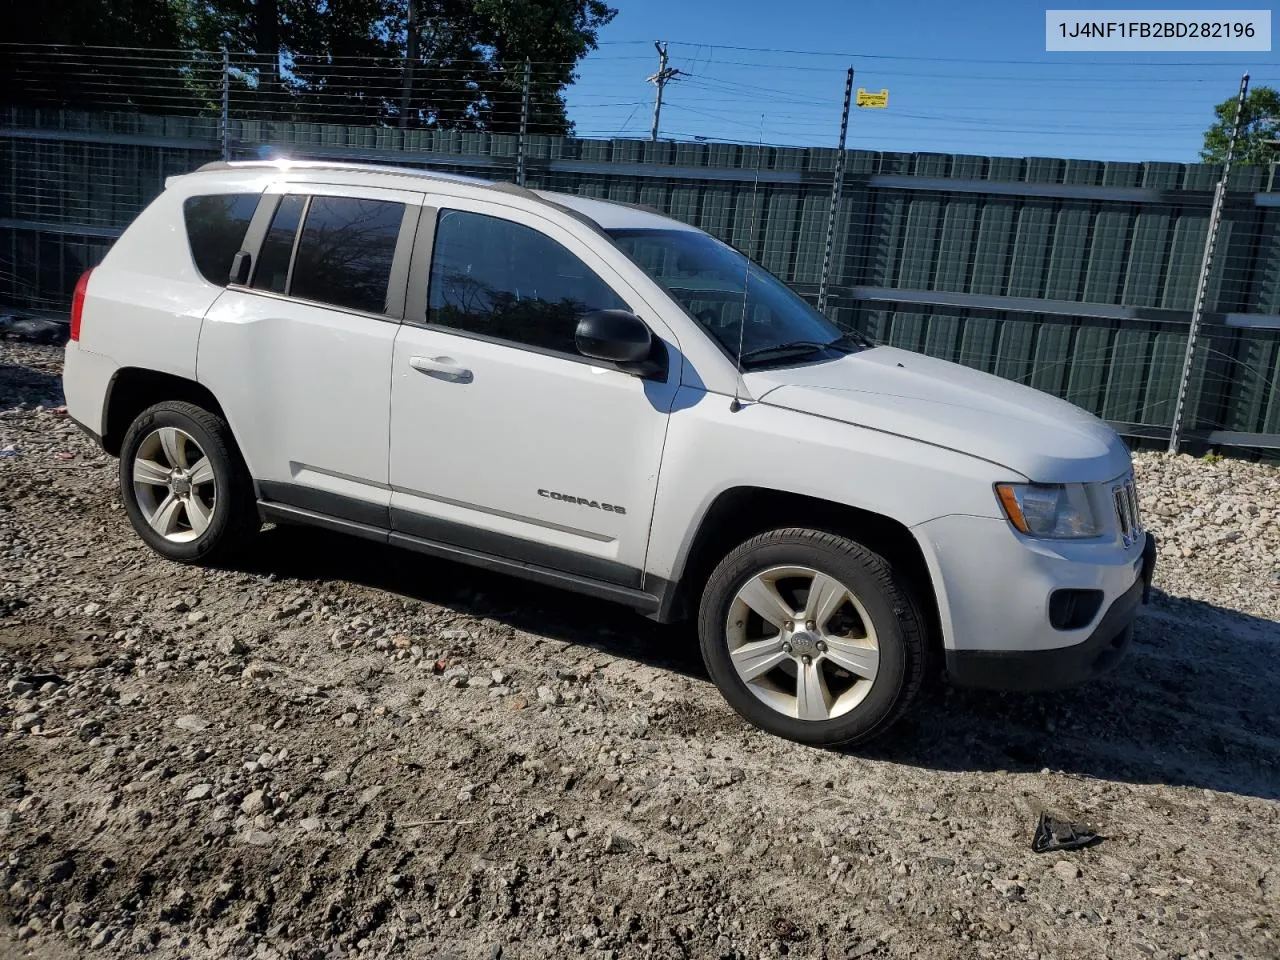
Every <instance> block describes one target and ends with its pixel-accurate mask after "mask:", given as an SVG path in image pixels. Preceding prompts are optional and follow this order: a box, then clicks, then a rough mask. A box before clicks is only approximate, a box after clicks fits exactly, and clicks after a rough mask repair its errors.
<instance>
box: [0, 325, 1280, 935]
mask: <svg viewBox="0 0 1280 960" xmlns="http://www.w3.org/2000/svg"><path fill="white" fill-rule="evenodd" d="M59 361H60V351H58V350H56V349H53V348H40V347H31V346H22V347H20V346H16V345H13V344H3V343H0V448H4V449H0V684H5V685H6V686H5V687H3V688H0V856H3V858H4V859H3V860H2V861H0V880H2V885H0V957H5V958H9V957H13V958H17V957H35V958H42V960H43V958H54V957H66V956H79V955H81V954H85V955H89V954H97V955H104V956H105V955H115V956H126V955H128V956H132V955H135V954H152V955H155V956H159V957H191V958H228V957H230V958H241V957H246V958H247V957H254V958H263V960H271V958H316V960H320V958H326V960H328V958H338V957H368V958H373V960H386V958H400V957H413V958H418V957H422V958H449V957H451V958H455V960H464V958H465V960H491V958H499V957H504V958H558V957H566V956H584V957H592V958H606V957H608V958H623V957H626V958H630V957H664V958H665V957H672V958H674V957H688V958H703V957H706V958H739V957H750V958H757V957H777V956H791V957H804V958H810V957H811V958H831V960H836V958H840V960H843V958H856V957H872V958H880V957H900V958H906V957H919V958H925V960H942V958H952V957H978V958H989V957H1011V958H1013V957H1016V958H1025V960H1037V958H1039V960H1047V958H1094V957H1112V958H1139V960H1146V958H1165V957H1169V958H1173V957H1196V958H1202V957H1220V958H1225V957H1248V958H1274V957H1280V931H1278V924H1280V768H1278V766H1277V764H1278V763H1280V625H1278V624H1277V623H1276V622H1275V620H1274V619H1270V618H1272V617H1274V616H1276V613H1275V611H1276V610H1277V609H1278V606H1277V605H1278V603H1280V557H1278V556H1277V554H1276V551H1275V550H1274V549H1273V547H1272V546H1269V545H1274V543H1275V542H1276V530H1277V522H1280V521H1278V520H1277V516H1276V512H1275V511H1276V510H1277V509H1278V507H1277V504H1278V503H1280V497H1278V496H1277V491H1280V479H1278V475H1277V471H1275V470H1274V469H1272V468H1267V467H1261V466H1255V465H1249V464H1238V463H1231V462H1229V461H1224V462H1222V463H1216V464H1214V463H1206V462H1204V461H1197V460H1193V459H1192V458H1189V457H1180V458H1167V457H1163V456H1156V455H1145V454H1144V455H1143V456H1142V457H1140V458H1139V469H1140V472H1141V473H1142V474H1143V475H1144V476H1145V477H1147V478H1155V479H1154V480H1153V481H1152V483H1153V484H1154V485H1155V486H1158V487H1159V489H1148V488H1147V487H1146V486H1144V496H1143V499H1144V507H1145V508H1147V511H1148V520H1149V522H1150V524H1151V525H1152V527H1153V528H1154V529H1155V530H1156V531H1157V532H1158V533H1164V534H1165V538H1166V539H1165V546H1164V548H1163V549H1162V556H1161V562H1160V568H1159V570H1158V572H1157V576H1156V585H1157V587H1159V588H1160V590H1159V591H1158V592H1157V594H1156V596H1155V598H1154V602H1153V604H1152V605H1151V606H1149V607H1147V608H1146V609H1144V611H1143V613H1142V615H1141V619H1140V621H1139V624H1138V629H1137V639H1136V643H1135V647H1134V649H1133V652H1132V654H1131V656H1130V657H1129V658H1128V659H1127V660H1126V661H1125V662H1124V663H1123V664H1122V665H1121V666H1120V667H1119V668H1118V669H1117V671H1116V672H1115V673H1114V674H1113V675H1111V676H1110V677H1109V678H1107V679H1105V680H1103V681H1100V682H1097V683H1095V684H1093V685H1091V686H1088V687H1086V688H1083V689H1078V690H1074V691H1069V692H1065V693H1061V694H1055V695H1050V696H1037V697H1032V696H1014V695H999V694H978V693H971V692H965V691H960V690H954V689H949V688H947V687H945V686H942V685H940V686H938V687H936V688H934V689H932V690H931V691H930V695H929V697H928V700H927V702H925V703H924V704H923V705H922V706H921V708H920V709H919V710H917V711H916V713H915V714H914V716H913V717H912V718H911V719H910V720H909V721H908V722H906V723H904V724H903V725H902V726H900V727H899V728H898V729H897V730H896V731H895V733H894V734H893V735H892V736H891V737H890V738H889V739H887V740H884V741H882V742H880V743H878V744H876V745H875V746H874V747H873V748H870V749H866V750H863V751H860V752H857V753H851V752H830V751H822V750H815V749H810V748H805V747H800V746H797V745H794V744H791V743H788V742H784V741H781V740H778V739H775V738H772V737H769V736H767V735H765V734H762V733H759V732H756V731H754V730H752V729H750V728H748V727H747V726H745V725H744V723H743V722H741V721H740V720H739V719H738V718H737V716H736V715H735V714H734V713H733V712H732V711H731V710H730V709H729V708H728V707H727V706H726V705H725V704H724V703H723V701H722V700H721V699H720V697H719V696H718V694H717V693H716V691H715V689H714V688H713V687H712V686H711V685H710V683H709V682H708V680H707V679H706V677H705V674H704V672H703V670H702V667H701V664H700V662H699V660H698V656H697V651H696V645H695V643H694V640H693V638H692V635H691V633H690V631H689V630H688V629H687V628H670V627H659V626H656V625H654V624H651V623H649V622H648V621H645V620H644V619H642V618H640V617H638V616H635V615H633V614H631V613H628V612H626V611H624V610H621V609H617V608H614V607H610V606H608V605H606V604H603V603H597V602H593V601H590V600H587V599H583V598H580V597H576V596H573V595H570V594H566V593H560V592H557V591H553V590H548V589H544V588H540V587H535V586H530V585H528V584H524V583H521V582H518V581H516V580H512V579H508V578H505V577H501V576H497V575H489V574H483V573H480V572H476V571H474V570H470V569H467V568H463V567H459V566H453V565H450V564H445V563H440V562H434V561H430V560H426V559H424V558H422V557H419V556H416V555H414V554H410V553H406V552H402V551H398V550H395V549H390V548H384V547H378V546H375V545H372V544H366V543H363V542H360V541H355V540H346V539H342V538H340V537H337V536H335V535H330V534H325V533H319V532H312V531H304V530H291V529H284V528H276V529H269V530H267V531H266V532H265V533H264V534H263V535H262V537H261V542H260V545H259V546H258V548H257V549H256V550H255V551H254V553H253V555H252V556H251V557H250V558H248V559H247V560H246V561H245V562H244V563H243V564H241V565H240V566H238V567H237V568H235V569H227V570H216V571H211V570H201V569H192V568H187V567H180V566H176V565H173V564H169V563H166V562H163V561H161V560H159V559H158V558H157V557H155V556H154V555H153V554H152V553H150V552H149V551H148V550H147V549H146V548H145V547H144V546H143V545H142V543H141V541H139V540H138V539H137V538H136V537H135V536H134V535H133V533H132V531H131V530H130V528H129V525H128V522H127V521H126V519H125V516H124V513H123V511H122V509H121V508H120V505H119V501H118V495H117V492H116V463H115V461H114V460H111V459H110V458H108V457H106V456H104V455H102V454H100V453H99V452H98V451H97V450H96V449H95V448H94V447H93V446H92V445H91V443H90V442H89V441H88V440H87V439H84V438H83V437H82V436H81V435H80V434H79V433H78V432H77V431H76V429H75V428H74V427H73V426H72V425H71V424H70V423H69V422H68V421H67V420H66V419H65V417H63V416H62V415H61V414H60V412H59V411H57V410H56V409H54V407H55V406H56V404H58V403H60V402H61V398H60V384H59V380H58V377H59V368H60V363H59ZM6 450H7V452H6ZM1187 478H1189V479H1187ZM1170 491H1173V492H1172V493H1171V492H1170ZM1166 494H1167V495H1166ZM1268 498H1269V499H1268ZM1184 503H1191V504H1192V506H1191V507H1190V508H1189V509H1186V508H1185V507H1184V506H1180V505H1179V504H1184ZM1169 504H1172V505H1173V506H1169ZM1195 509H1201V511H1202V512H1201V514H1200V516H1199V517H1198V518H1197V520H1196V522H1195V523H1188V522H1184V518H1185V517H1189V516H1190V515H1191V513H1192V512H1193V511H1194V510H1195ZM1233 534H1234V536H1232V535H1233ZM1166 591H1168V592H1166ZM1171 594H1177V595H1171ZM1042 810H1048V811H1050V812H1052V813H1055V814H1057V815H1060V816H1064V817H1068V818H1072V819H1076V820H1079V821H1082V822H1084V823H1086V824H1088V825H1089V826H1091V827H1093V828H1094V829H1096V830H1097V831H1098V832H1099V833H1100V834H1101V835H1102V837H1103V839H1102V840H1101V842H1099V843H1097V844H1096V845H1094V846H1092V847H1090V848H1088V849H1085V850H1080V851H1076V852H1072V853H1051V854H1036V853H1033V852H1032V850H1031V847H1030V839H1031V835H1032V830H1033V827H1034V824H1035V821H1036V818H1037V816H1038V814H1039V813H1040V811H1042Z"/></svg>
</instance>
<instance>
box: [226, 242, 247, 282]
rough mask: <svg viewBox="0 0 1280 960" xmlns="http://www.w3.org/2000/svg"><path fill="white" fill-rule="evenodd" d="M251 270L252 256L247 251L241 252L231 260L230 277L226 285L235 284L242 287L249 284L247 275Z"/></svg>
mask: <svg viewBox="0 0 1280 960" xmlns="http://www.w3.org/2000/svg"><path fill="white" fill-rule="evenodd" d="M252 269H253V254H251V253H250V252H249V251H248V250H241V251H240V252H239V253H237V254H236V255H235V256H234V257H232V258H231V275H230V277H229V278H228V281H227V282H228V283H237V284H239V285H240V286H242V287H243V286H244V285H245V284H247V283H248V282H249V273H250V271H252Z"/></svg>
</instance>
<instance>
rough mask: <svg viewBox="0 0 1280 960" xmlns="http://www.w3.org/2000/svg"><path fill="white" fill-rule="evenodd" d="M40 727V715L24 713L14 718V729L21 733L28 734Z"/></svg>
mask: <svg viewBox="0 0 1280 960" xmlns="http://www.w3.org/2000/svg"><path fill="white" fill-rule="evenodd" d="M39 725H40V714H38V713H22V714H19V715H18V716H16V717H14V718H13V729H14V730H16V731H18V732H19V733H27V732H28V731H30V730H32V729H33V728H35V727H37V726H39Z"/></svg>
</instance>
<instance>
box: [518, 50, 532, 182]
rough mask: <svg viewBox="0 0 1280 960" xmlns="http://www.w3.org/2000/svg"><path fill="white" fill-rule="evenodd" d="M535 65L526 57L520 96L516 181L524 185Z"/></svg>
mask: <svg viewBox="0 0 1280 960" xmlns="http://www.w3.org/2000/svg"><path fill="white" fill-rule="evenodd" d="M532 75H533V65H532V64H531V63H530V62H529V58H528V57H525V58H524V95H523V96H522V97H521V98H520V139H519V140H518V141H517V142H516V183H517V184H518V185H519V186H522V187H523V186H524V140H525V137H526V136H528V134H529V86H530V84H531V81H532Z"/></svg>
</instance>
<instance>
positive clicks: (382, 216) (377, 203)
mask: <svg viewBox="0 0 1280 960" xmlns="http://www.w3.org/2000/svg"><path fill="white" fill-rule="evenodd" d="M404 209H405V205H404V204H403V203H392V202H390V201H387V200H366V199H362V198H359V197H312V198H311V204H310V206H308V207H307V216H306V220H305V221H304V222H303V224H302V236H301V237H300V238H299V240H298V253H297V256H296V257H295V259H294V264H293V279H292V280H291V281H290V284H289V295H290V296H293V297H301V298H302V299H304V300H316V301H318V302H320V303H328V304H332V305H333V306H335V307H345V308H347V309H349V310H362V311H364V312H366V313H387V312H388V310H387V287H388V284H389V282H390V280H391V263H392V261H393V260H394V259H395V255H396V241H397V240H398V239H399V236H400V222H401V221H402V220H403V219H404Z"/></svg>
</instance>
